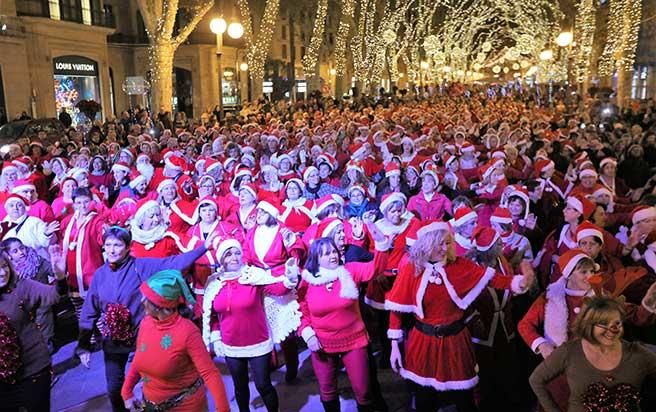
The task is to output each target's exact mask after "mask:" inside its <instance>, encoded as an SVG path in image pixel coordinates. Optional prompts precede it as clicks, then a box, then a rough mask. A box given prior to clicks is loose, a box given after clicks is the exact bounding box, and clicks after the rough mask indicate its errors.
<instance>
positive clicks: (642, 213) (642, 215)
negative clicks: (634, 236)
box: [631, 205, 656, 225]
mask: <svg viewBox="0 0 656 412" xmlns="http://www.w3.org/2000/svg"><path fill="white" fill-rule="evenodd" d="M653 218H656V207H654V206H645V205H643V206H638V207H636V208H635V209H633V212H632V214H631V223H633V224H634V225H635V224H637V223H638V222H640V221H642V220H645V219H653Z"/></svg>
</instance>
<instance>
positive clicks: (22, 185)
mask: <svg viewBox="0 0 656 412" xmlns="http://www.w3.org/2000/svg"><path fill="white" fill-rule="evenodd" d="M29 189H32V190H34V191H36V186H34V184H33V183H32V182H31V181H29V180H27V179H20V180H17V181H16V183H14V187H13V188H12V189H11V193H18V192H22V191H23V190H29Z"/></svg>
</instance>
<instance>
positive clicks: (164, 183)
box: [157, 179, 178, 193]
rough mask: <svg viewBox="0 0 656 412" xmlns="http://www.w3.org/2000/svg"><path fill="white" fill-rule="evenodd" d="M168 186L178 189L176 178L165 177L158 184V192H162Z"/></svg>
mask: <svg viewBox="0 0 656 412" xmlns="http://www.w3.org/2000/svg"><path fill="white" fill-rule="evenodd" d="M166 186H173V187H175V188H176V190H177V189H178V186H177V185H176V184H175V180H173V179H164V180H162V181H161V182H159V184H158V185H157V193H161V192H162V190H164V188H165V187H166Z"/></svg>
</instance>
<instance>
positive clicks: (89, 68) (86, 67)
mask: <svg viewBox="0 0 656 412" xmlns="http://www.w3.org/2000/svg"><path fill="white" fill-rule="evenodd" d="M55 69H57V70H75V71H78V72H91V73H93V72H95V71H96V68H95V67H94V65H93V64H84V63H67V62H57V63H55Z"/></svg>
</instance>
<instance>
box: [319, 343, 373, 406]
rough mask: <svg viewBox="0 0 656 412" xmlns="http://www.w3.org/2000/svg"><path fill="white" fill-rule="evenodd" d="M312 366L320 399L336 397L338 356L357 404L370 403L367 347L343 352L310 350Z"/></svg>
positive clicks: (327, 399)
mask: <svg viewBox="0 0 656 412" xmlns="http://www.w3.org/2000/svg"><path fill="white" fill-rule="evenodd" d="M311 356H312V368H313V369H314V374H315V375H316V376H317V380H318V381H319V393H320V397H321V400H322V401H324V402H326V401H332V400H335V399H338V398H339V397H338V392H337V374H338V372H339V362H338V361H339V358H341V359H342V363H344V367H346V374H347V375H348V377H349V380H350V381H351V387H352V388H353V393H354V395H355V399H356V401H357V402H358V404H359V405H369V404H371V395H370V387H369V362H368V355H367V348H366V347H362V348H357V349H353V350H350V351H348V352H343V353H325V352H322V351H319V352H312V355H311Z"/></svg>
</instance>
